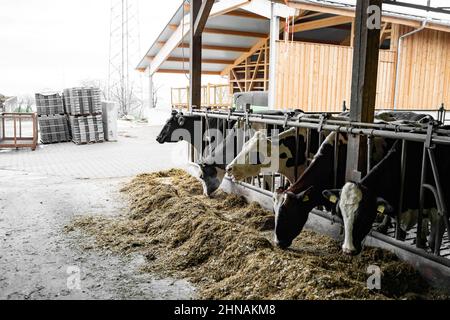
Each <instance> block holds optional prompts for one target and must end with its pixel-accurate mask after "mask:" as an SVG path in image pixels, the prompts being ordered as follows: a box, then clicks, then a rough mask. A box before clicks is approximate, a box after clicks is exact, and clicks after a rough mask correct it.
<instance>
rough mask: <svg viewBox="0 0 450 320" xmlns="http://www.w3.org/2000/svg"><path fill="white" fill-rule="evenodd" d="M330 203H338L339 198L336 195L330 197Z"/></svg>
mask: <svg viewBox="0 0 450 320" xmlns="http://www.w3.org/2000/svg"><path fill="white" fill-rule="evenodd" d="M330 202H331V203H336V202H337V197H336V196H335V195H332V196H331V197H330Z"/></svg>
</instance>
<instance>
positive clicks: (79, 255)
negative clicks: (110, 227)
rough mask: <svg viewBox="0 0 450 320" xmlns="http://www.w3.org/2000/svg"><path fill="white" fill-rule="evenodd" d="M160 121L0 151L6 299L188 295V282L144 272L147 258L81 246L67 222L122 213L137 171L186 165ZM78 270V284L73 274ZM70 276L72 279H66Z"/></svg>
mask: <svg viewBox="0 0 450 320" xmlns="http://www.w3.org/2000/svg"><path fill="white" fill-rule="evenodd" d="M159 130H160V127H157V126H152V127H149V126H147V125H143V124H132V123H130V122H120V123H119V131H120V134H119V141H118V142H115V143H112V142H111V143H110V142H105V143H101V144H92V145H84V146H76V145H74V144H72V143H63V144H53V145H47V146H39V148H38V149H37V150H36V151H34V152H32V151H29V150H6V151H0V242H1V246H0V299H189V298H192V297H194V296H195V289H194V288H193V287H192V286H191V285H190V284H189V283H187V282H186V281H183V280H181V281H180V280H175V279H162V278H160V277H158V276H157V275H149V274H142V273H140V272H139V271H138V268H139V266H140V264H141V263H142V262H143V259H142V257H140V256H138V255H136V256H132V257H120V256H117V255H112V254H104V253H102V254H99V253H95V252H92V251H84V250H81V249H80V246H79V245H78V244H79V241H78V238H77V237H78V235H76V234H66V233H64V232H63V228H64V226H65V225H66V224H68V223H69V222H70V221H71V220H72V218H73V217H74V216H77V215H84V214H87V215H97V214H98V215H117V214H120V213H122V212H123V210H125V209H126V203H125V202H124V200H123V198H122V197H121V196H120V194H119V192H118V190H119V189H120V188H121V186H122V185H123V183H124V182H126V181H128V180H129V179H130V178H131V177H132V176H134V175H136V174H139V173H143V172H150V171H158V170H164V169H168V168H172V167H183V166H184V163H183V161H182V160H184V159H186V157H185V156H184V155H185V152H186V150H187V149H186V148H187V147H186V146H185V145H183V144H165V145H159V144H157V142H156V141H155V137H156V135H157V134H158V132H159ZM78 274H79V276H80V279H81V281H80V287H79V288H78V287H75V288H74V287H73V286H72V285H70V283H71V282H70V281H71V280H72V279H73V277H72V276H73V275H75V277H78ZM68 281H69V285H68Z"/></svg>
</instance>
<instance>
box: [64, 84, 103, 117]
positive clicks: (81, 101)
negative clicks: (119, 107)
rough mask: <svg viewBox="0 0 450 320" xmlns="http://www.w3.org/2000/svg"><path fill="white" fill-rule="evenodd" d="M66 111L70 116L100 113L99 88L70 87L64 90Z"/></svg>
mask: <svg viewBox="0 0 450 320" xmlns="http://www.w3.org/2000/svg"><path fill="white" fill-rule="evenodd" d="M64 104H65V107H66V112H67V113H68V114H70V115H71V116H86V115H93V114H101V113H102V103H101V96H100V89H98V88H70V89H65V90H64Z"/></svg>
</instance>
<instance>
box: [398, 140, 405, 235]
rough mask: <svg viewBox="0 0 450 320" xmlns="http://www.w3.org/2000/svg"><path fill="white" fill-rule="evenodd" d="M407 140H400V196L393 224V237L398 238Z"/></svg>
mask: <svg viewBox="0 0 450 320" xmlns="http://www.w3.org/2000/svg"><path fill="white" fill-rule="evenodd" d="M407 148H408V145H407V141H406V140H403V141H402V155H401V169H400V198H399V202H398V203H399V204H398V212H397V223H396V224H395V239H397V240H400V223H398V222H399V221H400V214H401V213H402V212H403V198H404V194H405V178H406V160H407V157H406V152H407Z"/></svg>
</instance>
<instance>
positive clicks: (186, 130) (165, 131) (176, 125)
mask: <svg viewBox="0 0 450 320" xmlns="http://www.w3.org/2000/svg"><path fill="white" fill-rule="evenodd" d="M201 120H202V117H201V116H199V115H191V114H186V115H185V114H183V113H182V112H178V111H176V110H173V111H172V114H171V116H170V118H169V119H168V120H167V121H166V124H165V125H164V127H163V128H162V130H161V132H160V133H159V135H158V136H157V138H156V141H158V142H159V143H161V144H163V143H176V142H179V141H187V142H188V143H190V144H192V145H193V146H194V147H195V148H196V149H197V150H201V144H202V143H203V142H202V141H203V140H204V137H205V133H206V132H207V130H218V131H219V132H220V133H221V134H223V129H224V128H223V123H224V121H226V120H222V119H217V118H211V117H210V118H208V120H207V123H206V125H203V126H200V122H201ZM234 123H235V121H230V126H233V125H234ZM197 128H198V129H199V130H198V131H199V132H196V129H197ZM200 128H201V129H200ZM198 134H200V135H201V136H200V137H199V136H196V135H198ZM204 143H205V144H206V145H208V144H212V143H214V141H205V142H204Z"/></svg>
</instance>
